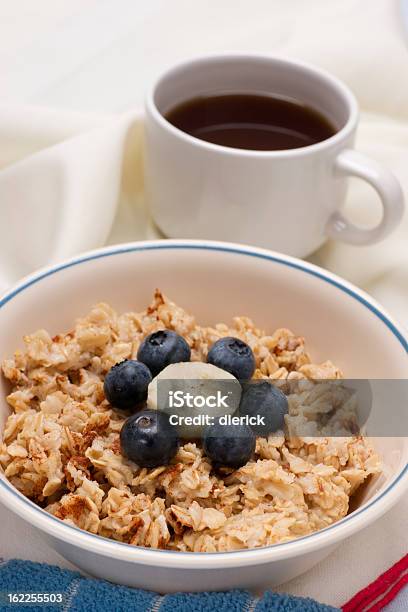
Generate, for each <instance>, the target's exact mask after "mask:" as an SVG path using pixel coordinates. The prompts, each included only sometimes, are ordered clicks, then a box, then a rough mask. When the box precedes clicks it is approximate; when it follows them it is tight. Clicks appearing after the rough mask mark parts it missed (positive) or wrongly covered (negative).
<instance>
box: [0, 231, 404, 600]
mask: <svg viewBox="0 0 408 612" xmlns="http://www.w3.org/2000/svg"><path fill="white" fill-rule="evenodd" d="M0 321H1V323H2V330H4V331H3V332H2V347H1V355H0V357H1V359H2V379H1V404H0V407H1V420H0V430H1V432H2V434H1V443H0V466H1V472H0V496H1V497H0V499H1V501H2V502H3V503H4V504H5V505H6V506H8V507H9V508H11V509H12V510H13V511H14V512H16V513H17V514H18V515H19V516H21V517H22V518H24V519H25V520H27V521H29V522H30V523H31V524H32V525H33V526H34V527H35V528H36V529H39V530H40V531H41V532H42V533H43V534H44V537H46V538H47V540H48V542H49V543H50V544H51V546H53V547H54V548H55V549H56V550H57V551H58V552H59V553H60V554H62V555H63V556H64V557H66V558H67V559H68V560H70V561H71V562H73V563H74V564H76V565H77V566H78V567H80V568H82V569H84V570H85V571H87V572H89V573H91V574H93V575H96V576H100V577H103V578H106V579H108V580H112V581H114V582H118V583H122V584H128V585H130V586H138V587H142V588H147V589H153V590H156V591H162V592H169V591H177V590H188V591H191V590H213V589H226V588H232V587H253V586H262V585H267V586H271V585H273V584H279V583H281V582H284V581H286V580H288V579H290V578H292V577H294V576H296V575H297V574H299V573H301V572H303V571H305V570H306V569H308V568H309V567H311V566H312V565H313V564H315V563H317V562H318V561H319V560H321V559H322V558H324V557H325V556H326V555H327V554H329V552H330V551H331V550H332V549H333V548H334V547H335V546H336V545H337V544H338V543H339V542H341V541H342V540H343V539H344V538H346V537H348V536H350V535H352V534H353V533H355V532H357V531H358V530H360V529H361V528H362V527H363V526H366V525H368V524H369V523H370V522H372V521H374V520H375V519H376V518H377V517H379V516H380V515H381V514H383V513H384V512H385V511H386V510H387V509H388V508H390V507H391V506H392V505H393V504H394V503H395V502H396V501H397V499H398V498H399V497H400V496H401V495H402V494H403V492H404V491H406V489H407V480H408V476H407V467H406V466H407V455H408V449H407V443H406V439H405V438H403V437H393V438H391V437H378V436H377V437H376V438H375V439H373V440H372V439H371V438H370V418H371V417H370V418H369V419H368V422H367V423H366V424H365V427H366V431H365V432H364V435H362V434H363V432H361V431H360V429H359V424H358V419H357V417H356V414H357V412H358V410H359V406H358V402H356V399H355V397H354V396H353V397H350V394H349V393H348V391H347V389H345V386H344V384H343V381H344V380H345V379H404V378H406V377H407V371H408V368H407V340H406V337H405V336H404V334H403V332H402V331H401V330H400V329H399V328H398V326H397V325H396V324H395V322H393V321H392V319H391V318H390V317H389V316H388V315H387V313H385V312H384V310H383V309H382V308H381V307H380V306H379V305H378V304H376V303H375V302H373V300H371V299H370V298H369V297H368V296H366V295H365V294H364V293H362V292H361V291H359V290H358V289H356V288H354V287H353V286H351V285H350V284H349V283H347V282H345V281H343V280H341V279H339V278H338V277H335V276H333V275H331V274H330V273H328V272H326V271H323V270H321V269H319V268H317V267H315V266H312V265H310V264H307V263H305V262H303V261H299V260H296V259H293V258H290V257H286V256H284V255H280V254H276V253H271V252H268V251H264V250H261V249H255V248H250V247H242V246H239V245H231V244H221V243H212V242H202V241H173V240H172V241H160V242H146V243H135V244H130V245H120V246H117V247H109V248H106V249H102V250H98V251H95V252H92V253H89V254H86V255H83V256H80V257H77V258H75V259H73V260H70V261H67V262H64V263H63V264H59V265H56V266H54V267H52V268H47V269H45V270H42V271H40V272H38V273H36V274H35V275H33V276H31V277H29V278H28V279H25V280H24V281H22V283H20V285H18V286H17V287H15V288H14V289H13V290H12V291H10V292H9V293H8V294H7V295H6V296H4V298H3V299H2V301H1V302H0ZM174 379H176V380H182V381H184V382H185V381H186V380H187V381H189V382H191V381H192V380H193V381H194V384H195V387H197V388H200V390H202V384H203V381H204V382H205V384H206V385H207V386H208V383H209V381H210V382H211V384H212V383H216V382H217V381H219V380H220V381H222V382H223V384H224V383H225V384H226V383H228V384H232V383H234V384H235V388H239V396H238V397H235V399H234V401H235V404H233V405H232V407H228V408H225V409H224V408H222V409H221V412H220V413H217V414H216V416H217V419H218V418H219V417H220V414H221V413H222V415H223V416H224V415H226V413H228V416H232V415H236V414H239V416H240V418H241V421H240V422H239V424H238V423H236V424H234V423H232V422H230V421H228V423H223V424H222V425H220V424H219V423H218V421H217V420H216V422H215V423H214V422H213V423H212V424H211V423H210V424H208V423H207V425H205V426H204V425H201V424H199V425H197V423H195V424H194V427H192V428H191V429H189V427H190V425H188V424H187V425H186V423H183V424H182V425H181V426H180V425H178V426H176V425H174V424H173V422H170V418H169V414H168V412H167V411H165V410H164V409H163V402H162V400H161V399H160V397H161V396H160V389H161V388H162V387H160V385H163V383H166V381H167V382H168V381H169V380H170V381H174ZM211 388H213V387H211ZM322 398H324V401H322ZM327 398H329V400H328V399H327ZM327 402H329V408H327V405H328V404H327ZM330 402H331V403H330ZM334 407H335V408H336V409H335V410H334ZM192 410H193V412H194V410H195V412H194V414H195V415H200V416H202V414H203V412H205V411H203V409H202V407H200V406H198V407H193V408H192ZM377 410H378V409H377ZM211 411H212V412H211ZM261 412H262V415H263V416H266V425H264V429H262V428H261V429H259V428H257V427H256V426H255V425H254V424H253V423H252V422H251V423H250V421H249V420H248V419H249V417H251V418H252V417H254V415H255V416H257V417H259V416H260V414H261ZM207 413H208V414H207V416H208V415H210V416H211V414H215V413H214V408H211V410H207ZM192 414H193V413H192V412H189V414H188V416H191V415H192ZM245 419H246V421H245ZM244 421H245V422H244ZM217 427H218V429H217ZM373 431H374V430H372V432H373ZM372 432H371V433H372ZM375 435H377V433H376V434H375ZM221 568H222V571H219V570H220V569H221Z"/></svg>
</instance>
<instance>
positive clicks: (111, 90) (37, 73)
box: [0, 0, 408, 605]
mask: <svg viewBox="0 0 408 612" xmlns="http://www.w3.org/2000/svg"><path fill="white" fill-rule="evenodd" d="M225 50H236V51H246V50H248V51H258V52H272V53H277V54H282V55H287V56H291V57H298V58H300V59H303V60H307V61H312V62H315V63H317V64H319V65H321V66H323V67H325V68H326V69H329V70H331V71H332V72H334V73H335V74H337V75H338V76H339V77H341V78H343V79H344V80H345V81H346V82H347V83H348V84H349V85H350V86H351V87H352V89H353V90H354V92H355V93H356V95H357V97H358V99H359V102H360V104H361V107H362V110H363V118H362V122H361V127H360V131H359V137H358V147H359V148H360V149H361V150H362V151H363V152H365V153H368V154H370V155H372V156H374V157H376V158H377V159H379V160H380V161H384V162H385V163H387V164H388V165H389V166H390V167H391V168H392V169H393V171H394V172H395V173H396V174H397V176H398V177H399V179H400V180H401V182H402V185H403V188H404V190H405V193H408V173H407V168H408V78H407V76H408V54H407V50H406V46H405V40H404V34H403V28H402V26H401V17H400V13H399V3H397V2H396V1H394V0H370V2H361V0H339V1H337V0H332V1H331V2H330V3H329V2H327V1H326V0H308V1H307V2H306V0H292V1H291V2H290V3H289V2H285V0H251V1H250V0H222V1H221V2H212V3H211V2H208V1H205V0H195V1H194V2H191V0H173V2H171V3H169V2H166V1H165V0H149V1H148V2H147V1H146V2H143V3H142V2H134V1H133V0H121V1H120V2H117V1H116V0H41V2H35V3H33V2H32V1H31V0H0V74H1V82H2V87H1V89H2V103H3V104H4V103H7V104H8V105H9V107H10V106H12V105H13V104H21V103H28V104H36V105H40V106H43V105H44V106H48V107H53V108H56V109H68V110H76V111H81V112H89V113H92V115H91V116H90V118H89V123H90V124H91V123H92V122H93V119H92V117H93V114H94V113H95V112H98V113H101V112H105V113H112V112H119V111H124V110H129V109H132V108H140V107H141V103H142V97H143V92H144V91H145V89H146V84H147V83H148V82H149V81H150V80H151V78H152V75H153V74H154V73H156V72H157V71H158V70H160V69H162V68H164V67H165V66H167V65H169V64H171V63H173V62H175V61H178V60H179V59H182V58H184V57H187V56H189V55H195V54H200V53H208V52H217V51H225ZM0 111H1V108H0ZM57 117H58V116H57ZM0 119H1V117H0ZM0 124H1V121H0ZM85 124H86V121H85V123H84V125H85ZM0 127H1V125H0ZM33 127H36V126H30V129H31V128H33ZM66 129H67V134H66V135H68V134H69V129H68V128H66ZM61 130H62V132H63V131H64V126H61ZM0 136H1V134H0ZM37 136H38V135H37ZM38 137H39V142H40V141H41V134H40V135H39V136H38ZM17 144H18V143H17ZM45 144H47V143H46V142H45ZM45 144H44V143H43V145H42V146H45ZM48 144H49V143H48ZM1 147H2V142H1V137H0V160H1V153H2V150H1ZM39 147H40V144H39ZM17 148H18V147H17ZM27 152H28V151H27ZM0 163H1V161H0ZM136 194H137V195H136V196H135V195H134V196H133V197H129V194H128V193H127V192H126V190H125V192H122V197H121V203H120V208H119V211H118V214H117V217H116V221H115V224H114V227H113V229H112V231H111V234H110V236H109V238H108V241H109V242H116V241H123V240H131V239H140V238H144V237H152V236H154V235H155V232H154V229H153V228H152V227H151V225H150V224H149V220H148V216H147V214H146V211H145V210H144V208H143V198H142V194H141V192H140V190H136ZM372 201H373V195H372V193H371V192H370V191H369V189H368V188H366V186H364V185H357V184H353V187H352V189H351V192H350V197H349V207H350V208H355V209H356V210H355V213H354V214H355V217H357V218H358V219H360V220H362V221H363V222H366V221H367V222H370V221H371V220H372V218H373V216H375V206H372ZM372 211H373V212H372ZM407 225H408V222H407V218H405V220H404V223H403V224H402V226H401V228H400V229H399V230H398V231H397V232H396V233H395V234H394V235H393V236H392V237H391V238H389V239H388V240H386V241H385V242H384V243H382V244H380V245H375V246H372V247H369V248H363V249H358V248H355V247H348V246H345V245H335V244H328V245H326V246H325V247H324V248H323V249H321V250H320V251H319V252H318V253H317V254H315V255H314V256H313V258H312V259H313V260H314V261H316V262H317V263H320V264H321V265H323V266H325V267H327V268H329V269H331V270H334V271H335V272H337V273H339V274H341V275H343V276H345V277H347V278H349V279H350V280H352V281H353V282H355V283H356V284H358V285H360V286H362V287H364V288H365V289H366V290H368V291H369V292H370V293H372V294H373V295H374V296H375V297H377V298H378V299H379V300H380V301H381V302H382V303H383V304H384V305H385V306H386V307H388V309H389V310H390V311H391V313H392V314H394V316H395V317H396V318H397V319H399V320H400V321H401V322H403V323H404V324H406V325H407V324H408V308H407V297H408V266H407V263H408V247H407V235H408V229H407ZM407 516H408V499H405V500H403V501H402V502H401V503H399V504H398V506H396V507H395V508H394V509H393V510H392V511H391V512H390V513H389V514H388V515H387V516H386V517H384V518H382V519H381V520H379V521H378V522H377V523H376V524H375V525H373V526H371V527H369V528H368V529H366V530H365V531H363V532H361V533H360V534H358V535H357V536H355V537H354V538H353V539H352V540H349V541H348V542H345V543H344V544H343V545H342V546H340V547H339V548H338V549H337V551H336V552H335V553H333V554H332V555H331V556H330V557H329V558H328V559H327V560H325V561H323V562H322V563H321V564H320V565H318V566H317V567H315V568H314V569H312V570H311V571H309V572H308V573H306V574H304V575H303V576H301V577H299V578H297V579H296V580H293V581H291V582H290V583H288V584H286V585H282V587H281V590H285V591H288V592H290V593H293V594H298V595H305V596H311V597H315V598H316V599H318V600H320V601H322V602H326V603H330V604H333V605H340V604H342V603H343V602H344V601H346V600H347V599H348V598H349V597H350V596H351V595H352V594H354V592H356V591H357V590H359V589H360V588H361V587H363V586H365V585H366V584H367V583H368V582H370V581H371V580H373V579H374V578H375V577H376V576H377V575H378V574H379V573H381V572H382V571H383V570H385V569H386V568H387V567H389V566H390V565H391V564H392V563H394V562H395V561H396V560H397V559H398V558H399V557H401V556H402V555H403V554H405V553H406V549H407V537H406V534H407V518H406V517H407ZM0 556H3V557H6V558H7V557H21V558H27V559H33V560H38V561H47V562H50V563H57V564H60V565H63V566H68V564H67V563H66V562H65V561H64V560H63V559H61V558H60V557H59V556H58V555H57V554H56V553H54V552H53V551H52V550H50V549H49V548H48V546H46V545H45V544H44V542H43V541H42V539H41V537H40V536H38V535H36V534H35V533H34V532H33V530H32V529H31V528H30V527H29V526H28V525H26V524H25V523H23V522H22V521H20V520H18V519H16V518H15V517H14V516H13V515H12V514H11V513H10V512H9V511H7V510H5V509H4V508H2V507H0Z"/></svg>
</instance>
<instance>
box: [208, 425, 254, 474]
mask: <svg viewBox="0 0 408 612" xmlns="http://www.w3.org/2000/svg"><path fill="white" fill-rule="evenodd" d="M255 442H256V437H255V434H254V432H253V431H252V429H251V428H250V427H248V425H245V424H242V425H222V424H221V423H220V422H219V420H218V421H216V422H215V423H214V424H213V425H209V426H208V427H206V429H205V430H204V436H203V448H204V452H205V453H206V455H207V457H209V458H210V459H211V461H212V462H213V463H214V464H215V465H217V466H227V467H232V468H239V467H241V466H242V465H245V463H247V461H249V459H250V458H251V455H252V453H253V452H254V450H255Z"/></svg>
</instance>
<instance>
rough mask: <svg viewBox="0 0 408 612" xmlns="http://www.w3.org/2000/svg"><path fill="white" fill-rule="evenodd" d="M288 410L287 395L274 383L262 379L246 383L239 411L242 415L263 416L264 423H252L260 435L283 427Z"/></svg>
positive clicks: (266, 434) (265, 434)
mask: <svg viewBox="0 0 408 612" xmlns="http://www.w3.org/2000/svg"><path fill="white" fill-rule="evenodd" d="M287 412H288V400H287V398H286V395H285V394H284V393H282V391H280V389H278V388H277V387H274V386H273V384H272V383H270V382H268V381H266V380H265V381H261V382H255V383H248V384H247V385H245V387H244V389H243V392H242V397H241V403H240V406H239V413H240V414H241V416H246V415H248V416H249V417H258V416H259V417H263V420H264V425H262V424H259V425H252V429H253V430H254V431H255V433H256V434H257V435H258V436H265V437H266V436H268V435H269V434H270V433H273V432H275V431H278V429H282V428H283V425H284V422H285V421H284V417H285V414H287Z"/></svg>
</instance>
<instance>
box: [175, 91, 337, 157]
mask: <svg viewBox="0 0 408 612" xmlns="http://www.w3.org/2000/svg"><path fill="white" fill-rule="evenodd" d="M165 117H166V119H167V120H168V121H169V122H170V123H171V124H173V125H174V126H175V127H177V128H179V129H180V130H182V131H183V132H186V133H187V134H190V135H191V136H194V137H195V138H199V139H201V140H205V141H207V142H212V143H213V144H218V145H223V146H224V147H233V148H236V149H253V150H254V151H280V150H283V149H298V148H299V147H307V146H309V145H312V144H315V143H317V142H321V141H322V140H326V139H327V138H330V136H333V134H335V132H336V129H335V128H334V126H333V125H332V124H331V122H330V121H329V120H328V119H327V118H326V117H325V116H324V115H322V114H321V113H320V112H319V111H317V110H316V109H314V108H311V107H310V106H308V105H306V104H303V103H302V102H301V101H300V100H295V99H292V98H284V97H280V96H274V95H266V94H265V95H262V94H252V93H247V94H238V93H225V94H211V95H206V96H199V97H195V98H192V99H190V100H186V101H185V102H182V103H181V104H178V105H176V106H175V107H173V108H171V109H170V110H169V111H168V112H167V113H166V114H165Z"/></svg>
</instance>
